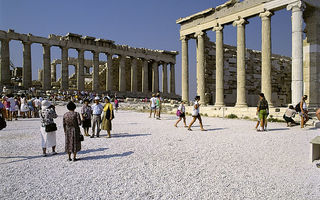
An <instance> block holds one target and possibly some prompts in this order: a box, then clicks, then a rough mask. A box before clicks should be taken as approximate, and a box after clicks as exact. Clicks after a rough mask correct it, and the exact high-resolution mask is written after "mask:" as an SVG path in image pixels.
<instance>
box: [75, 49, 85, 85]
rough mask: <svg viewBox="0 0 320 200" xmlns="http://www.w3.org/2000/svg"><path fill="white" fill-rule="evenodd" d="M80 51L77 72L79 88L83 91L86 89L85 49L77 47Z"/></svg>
mask: <svg viewBox="0 0 320 200" xmlns="http://www.w3.org/2000/svg"><path fill="white" fill-rule="evenodd" d="M77 51H78V66H77V67H78V73H77V89H78V90H80V91H83V90H84V89H85V83H84V50H83V49H77Z"/></svg>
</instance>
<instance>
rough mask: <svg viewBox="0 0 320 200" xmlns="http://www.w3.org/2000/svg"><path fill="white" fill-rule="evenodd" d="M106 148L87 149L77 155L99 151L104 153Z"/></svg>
mask: <svg viewBox="0 0 320 200" xmlns="http://www.w3.org/2000/svg"><path fill="white" fill-rule="evenodd" d="M107 149H108V148H99V149H87V150H84V151H80V152H79V153H78V154H87V153H92V152H99V151H105V150H107Z"/></svg>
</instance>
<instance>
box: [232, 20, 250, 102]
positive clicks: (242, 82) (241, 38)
mask: <svg viewBox="0 0 320 200" xmlns="http://www.w3.org/2000/svg"><path fill="white" fill-rule="evenodd" d="M246 24H248V22H247V21H246V20H245V19H243V18H239V19H238V20H236V21H234V22H233V26H237V102H236V107H247V106H248V105H247V98H246V41H245V40H246V37H245V25H246Z"/></svg>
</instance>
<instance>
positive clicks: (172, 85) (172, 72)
mask: <svg viewBox="0 0 320 200" xmlns="http://www.w3.org/2000/svg"><path fill="white" fill-rule="evenodd" d="M169 93H170V94H173V95H175V94H176V76H175V67H174V64H173V63H170V91H169Z"/></svg>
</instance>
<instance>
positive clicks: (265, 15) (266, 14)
mask: <svg viewBox="0 0 320 200" xmlns="http://www.w3.org/2000/svg"><path fill="white" fill-rule="evenodd" d="M272 15H273V12H270V11H269V10H266V11H265V12H262V13H260V14H259V17H260V18H261V19H262V20H269V19H270V17H271V16H272Z"/></svg>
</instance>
